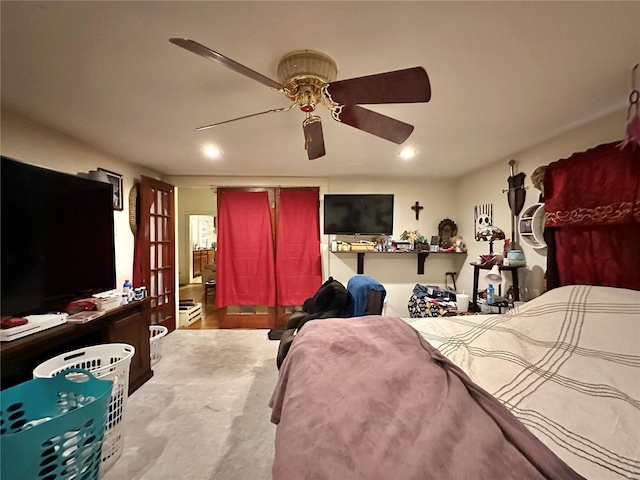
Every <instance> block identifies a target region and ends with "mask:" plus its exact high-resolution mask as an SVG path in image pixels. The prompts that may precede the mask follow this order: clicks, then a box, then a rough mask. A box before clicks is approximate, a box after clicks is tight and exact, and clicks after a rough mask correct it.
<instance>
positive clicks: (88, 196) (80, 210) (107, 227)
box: [0, 156, 116, 317]
mask: <svg viewBox="0 0 640 480" xmlns="http://www.w3.org/2000/svg"><path fill="white" fill-rule="evenodd" d="M1 161H2V163H1V166H0V167H1V168H0V172H1V177H2V179H1V180H0V182H1V186H2V191H1V196H2V205H1V214H2V217H1V220H0V221H1V223H2V225H1V227H2V232H1V236H2V264H1V269H2V299H1V300H2V307H1V309H2V316H3V317H4V316H24V315H28V314H37V313H45V312H49V311H57V310H60V309H61V308H63V307H64V306H65V305H66V304H67V303H68V302H69V301H71V300H75V299H79V298H86V297H88V296H91V295H92V294H94V293H98V292H104V291H106V290H111V289H114V288H115V287H116V268H115V241H114V227H113V200H112V198H113V193H112V187H111V184H107V183H102V182H99V181H96V180H89V179H86V178H81V177H78V176H76V175H70V174H66V173H60V172H56V171H54V170H49V169H46V168H41V167H36V166H33V165H28V164H25V163H21V162H18V161H15V160H13V159H10V158H7V157H4V156H3V157H2V159H1Z"/></svg>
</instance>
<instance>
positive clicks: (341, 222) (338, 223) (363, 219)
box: [324, 194, 393, 235]
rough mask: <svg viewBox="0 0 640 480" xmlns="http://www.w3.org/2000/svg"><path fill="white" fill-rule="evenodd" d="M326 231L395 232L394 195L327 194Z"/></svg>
mask: <svg viewBox="0 0 640 480" xmlns="http://www.w3.org/2000/svg"><path fill="white" fill-rule="evenodd" d="M324 233H326V234H337V235H355V234H360V235H391V234H393V194H342V195H333V194H327V195H325V196H324Z"/></svg>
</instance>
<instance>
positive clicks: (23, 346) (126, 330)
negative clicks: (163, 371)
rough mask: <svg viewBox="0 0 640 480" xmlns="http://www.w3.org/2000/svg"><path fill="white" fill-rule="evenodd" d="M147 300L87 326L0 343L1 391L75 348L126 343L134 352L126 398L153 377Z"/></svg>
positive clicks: (68, 326)
mask: <svg viewBox="0 0 640 480" xmlns="http://www.w3.org/2000/svg"><path fill="white" fill-rule="evenodd" d="M150 304H151V299H150V298H145V299H144V300H140V301H137V302H132V303H130V304H129V305H125V306H123V307H117V308H115V309H113V310H110V311H108V312H107V313H106V314H105V315H103V316H102V317H100V318H97V319H95V320H92V321H90V322H87V323H84V324H81V325H75V324H70V323H65V324H64V325H59V326H57V327H53V328H49V329H47V330H43V331H42V332H39V333H34V334H33V335H28V336H26V337H23V338H19V339H17V340H14V341H12V342H2V343H0V361H1V372H2V385H1V387H2V389H5V388H8V387H12V386H14V385H17V384H18V383H22V382H25V381H27V380H30V379H31V378H33V376H32V372H33V369H34V368H35V367H37V366H38V365H40V364H41V363H42V362H44V361H45V360H48V359H50V358H52V357H55V356H57V355H60V354H62V353H65V352H69V351H71V350H75V349H77V348H82V347H88V346H91V345H99V344H103V343H128V344H129V345H132V346H133V347H135V349H136V353H135V355H134V356H133V358H132V359H131V367H130V369H129V394H132V393H133V392H135V391H136V390H137V389H138V388H139V387H140V386H141V385H142V384H143V383H144V382H146V381H147V380H149V379H150V378H151V377H152V376H153V372H152V370H151V358H150V356H151V353H150V345H149V325H150V320H151V316H150V311H149V306H150Z"/></svg>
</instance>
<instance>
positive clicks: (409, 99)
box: [327, 67, 431, 105]
mask: <svg viewBox="0 0 640 480" xmlns="http://www.w3.org/2000/svg"><path fill="white" fill-rule="evenodd" d="M327 92H328V94H329V96H330V97H331V100H333V101H334V102H335V103H337V104H339V105H359V104H372V103H417V102H428V101H429V100H430V99H431V85H430V83H429V76H428V75H427V72H426V71H425V69H424V68H422V67H414V68H407V69H405V70H396V71H394V72H386V73H378V74H375V75H368V76H366V77H358V78H351V79H347V80H339V81H337V82H333V83H331V84H329V86H328V87H327Z"/></svg>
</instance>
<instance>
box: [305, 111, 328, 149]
mask: <svg viewBox="0 0 640 480" xmlns="http://www.w3.org/2000/svg"><path fill="white" fill-rule="evenodd" d="M302 129H303V130H304V148H305V149H306V150H307V156H308V157H309V160H315V159H316V158H320V157H323V156H324V154H325V151H324V135H323V134H322V120H321V119H320V117H316V116H310V117H308V118H306V119H305V121H304V122H302Z"/></svg>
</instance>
